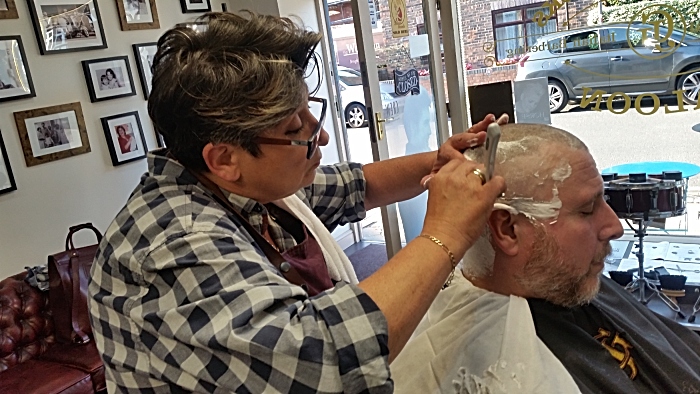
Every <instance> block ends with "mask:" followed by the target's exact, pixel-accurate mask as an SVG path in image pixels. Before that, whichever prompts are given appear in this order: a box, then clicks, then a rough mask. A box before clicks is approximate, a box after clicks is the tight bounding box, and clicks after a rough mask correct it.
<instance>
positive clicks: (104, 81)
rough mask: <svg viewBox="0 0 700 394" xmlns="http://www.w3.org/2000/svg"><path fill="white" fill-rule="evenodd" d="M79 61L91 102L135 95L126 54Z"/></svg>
mask: <svg viewBox="0 0 700 394" xmlns="http://www.w3.org/2000/svg"><path fill="white" fill-rule="evenodd" d="M81 63H82V65H83V73H84V74H85V82H86V83H87V88H88V92H89V93H90V101H91V102H93V103H95V102H98V101H104V100H112V99H116V98H121V97H128V96H134V95H136V89H135V88H134V77H133V76H132V75H131V66H129V57H128V56H115V57H105V58H101V59H91V60H83V61H82V62H81Z"/></svg>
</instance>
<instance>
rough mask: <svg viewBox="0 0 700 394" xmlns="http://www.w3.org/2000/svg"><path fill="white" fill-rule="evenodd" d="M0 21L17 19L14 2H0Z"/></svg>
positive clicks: (2, 0)
mask: <svg viewBox="0 0 700 394" xmlns="http://www.w3.org/2000/svg"><path fill="white" fill-rule="evenodd" d="M0 19H19V15H17V7H16V6H15V0H0ZM0 193H2V191H0Z"/></svg>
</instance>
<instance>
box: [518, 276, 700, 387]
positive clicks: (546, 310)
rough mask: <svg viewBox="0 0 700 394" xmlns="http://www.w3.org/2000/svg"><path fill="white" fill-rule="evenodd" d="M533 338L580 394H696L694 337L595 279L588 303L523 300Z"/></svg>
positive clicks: (698, 364) (697, 342) (699, 372)
mask: <svg viewBox="0 0 700 394" xmlns="http://www.w3.org/2000/svg"><path fill="white" fill-rule="evenodd" d="M528 303H529V305H530V310H531V311H532V317H533V319H534V322H535V329H536V331H537V336H538V337H539V338H540V339H541V340H542V341H543V342H544V343H545V344H546V345H547V347H548V348H549V349H550V350H551V351H552V353H554V355H555V356H557V358H558V359H559V360H560V361H561V362H562V364H564V367H566V369H567V370H568V371H569V373H570V374H571V376H572V377H573V378H574V380H575V381H576V383H577V384H578V386H579V389H580V390H581V392H582V393H621V394H622V393H624V394H629V393H664V394H670V393H700V335H698V334H696V333H694V332H692V331H691V330H689V329H687V328H686V327H683V326H681V325H680V324H678V323H676V322H674V321H671V320H669V319H667V318H665V317H663V316H659V315H657V314H655V313H654V312H652V311H650V310H649V309H648V308H647V307H646V306H644V305H642V304H641V303H640V302H639V301H637V300H636V299H635V298H634V297H632V295H630V294H629V293H628V292H627V291H626V290H624V289H623V288H622V287H621V286H619V285H618V284H616V283H615V282H613V281H612V280H610V279H609V278H606V277H604V276H601V286H600V292H599V294H598V295H597V296H596V298H595V299H594V300H593V301H591V303H590V304H588V305H584V306H580V307H575V308H564V307H560V306H556V305H553V304H551V303H549V302H547V301H543V300H534V299H533V300H528Z"/></svg>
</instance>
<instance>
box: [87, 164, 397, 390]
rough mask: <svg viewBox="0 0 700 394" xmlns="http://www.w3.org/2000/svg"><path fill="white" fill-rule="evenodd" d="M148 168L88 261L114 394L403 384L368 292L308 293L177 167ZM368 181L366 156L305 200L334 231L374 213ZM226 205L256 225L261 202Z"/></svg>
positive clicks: (348, 288) (319, 181)
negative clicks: (394, 374) (393, 374)
mask: <svg viewBox="0 0 700 394" xmlns="http://www.w3.org/2000/svg"><path fill="white" fill-rule="evenodd" d="M148 164H149V172H148V173H147V174H145V175H144V176H143V177H142V179H141V182H140V184H139V185H138V187H137V188H136V190H135V191H134V192H133V194H132V195H131V197H130V198H129V201H128V202H127V204H126V206H125V207H124V208H123V209H122V210H121V212H119V214H118V215H117V217H116V218H115V220H114V222H113V223H112V224H111V225H110V226H109V228H108V229H107V231H106V234H105V237H104V239H103V240H102V242H101V244H100V248H99V251H98V252H97V256H96V258H95V263H94V264H93V267H92V281H91V283H90V286H89V296H90V297H89V308H90V313H91V318H92V325H93V329H94V335H95V341H96V343H97V347H98V349H99V350H100V353H101V354H102V358H103V360H104V363H105V371H106V378H107V385H108V389H109V392H110V393H112V392H126V393H179V392H216V393H224V392H235V393H255V394H257V393H316V392H319V393H340V392H344V393H390V392H392V391H393V383H392V381H391V379H390V377H389V359H388V354H389V350H388V331H387V323H386V319H385V317H384V315H383V314H382V313H381V312H380V311H379V309H378V307H377V305H376V304H375V303H374V302H373V301H372V300H371V299H370V298H369V296H368V295H367V294H365V293H364V292H363V291H362V290H361V289H360V288H359V287H357V286H354V285H350V284H346V283H339V284H337V285H336V286H335V287H334V288H332V289H330V290H328V291H326V292H324V293H321V294H319V295H318V296H315V297H309V296H308V295H307V294H306V293H305V292H304V290H303V289H302V288H301V287H298V286H296V285H293V284H290V283H289V282H287V281H286V280H285V279H284V277H283V276H282V275H281V273H280V272H278V271H277V269H275V267H274V266H273V265H272V264H271V263H270V262H269V261H268V260H267V258H266V257H265V255H264V254H263V252H262V250H261V249H260V248H259V247H258V246H257V245H256V244H255V243H254V241H253V238H252V237H251V236H250V234H248V233H247V232H246V230H245V229H243V228H242V227H239V226H238V225H237V224H236V221H235V220H233V219H232V218H231V217H229V216H228V215H227V213H226V211H224V210H223V209H222V207H221V206H219V204H217V203H216V202H214V200H213V199H212V198H211V196H210V194H208V193H207V192H205V190H204V188H203V187H202V186H201V185H200V184H198V183H197V180H196V179H195V178H194V177H193V176H192V175H191V174H190V173H189V172H188V171H186V170H185V169H184V168H183V167H182V166H181V165H179V164H178V163H176V162H174V161H172V160H169V159H167V158H166V157H164V156H161V155H158V154H150V155H149V157H148ZM364 189H365V181H364V177H363V174H362V169H361V167H360V165H359V164H352V163H344V164H339V165H335V166H329V167H321V168H319V170H318V171H317V175H316V179H315V180H314V183H313V185H311V186H309V187H308V188H305V189H304V190H302V191H300V192H299V193H300V194H299V196H300V197H302V199H304V200H305V201H306V202H308V204H309V205H310V207H311V208H312V209H313V211H314V212H315V213H316V214H317V215H318V216H319V218H320V219H321V221H322V222H324V223H325V224H326V226H328V228H329V229H333V228H334V227H336V226H337V225H339V224H343V223H346V222H349V221H356V220H360V219H361V218H363V217H364V215H365V211H364V204H363V199H364ZM229 200H230V201H231V202H232V203H233V204H234V205H235V206H237V207H239V208H241V210H242V211H243V212H244V213H247V214H248V215H249V219H250V221H251V222H253V225H254V226H257V227H259V225H260V218H259V216H260V213H261V212H262V209H264V207H262V206H261V205H260V204H257V203H255V202H253V201H250V200H246V199H242V198H240V196H230V197H229ZM259 207H262V208H259ZM256 214H257V215H256ZM256 216H257V217H256ZM271 225H272V226H274V223H272V222H271ZM272 233H273V236H275V238H280V237H281V238H284V239H285V241H284V242H285V243H284V244H285V245H287V244H289V242H292V244H293V242H294V241H293V238H292V237H291V236H290V235H288V234H286V232H284V231H282V230H281V229H279V228H278V229H277V230H273V232H272ZM276 241H278V240H277V239H276Z"/></svg>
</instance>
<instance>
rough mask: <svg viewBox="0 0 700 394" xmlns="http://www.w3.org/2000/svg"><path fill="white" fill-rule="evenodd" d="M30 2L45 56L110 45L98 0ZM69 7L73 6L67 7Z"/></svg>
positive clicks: (35, 26)
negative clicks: (85, 0) (70, 2)
mask: <svg viewBox="0 0 700 394" xmlns="http://www.w3.org/2000/svg"><path fill="white" fill-rule="evenodd" d="M27 2H28V4H29V13H30V14H31V17H32V23H33V24H34V34H35V35H36V39H37V43H38V44H39V52H40V53H41V54H42V55H51V54H56V53H66V52H78V51H89V50H93V49H103V48H107V39H106V37H105V33H104V27H103V25H102V18H101V17H100V9H99V7H98V5H97V0H88V1H87V2H84V1H83V2H78V1H76V2H74V3H73V4H68V5H67V4H66V2H67V1H66V0H27ZM67 6H74V8H72V9H66V8H65V7H67ZM44 14H46V15H48V17H44ZM40 15H41V18H39V16H40ZM93 36H94V38H93Z"/></svg>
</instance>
